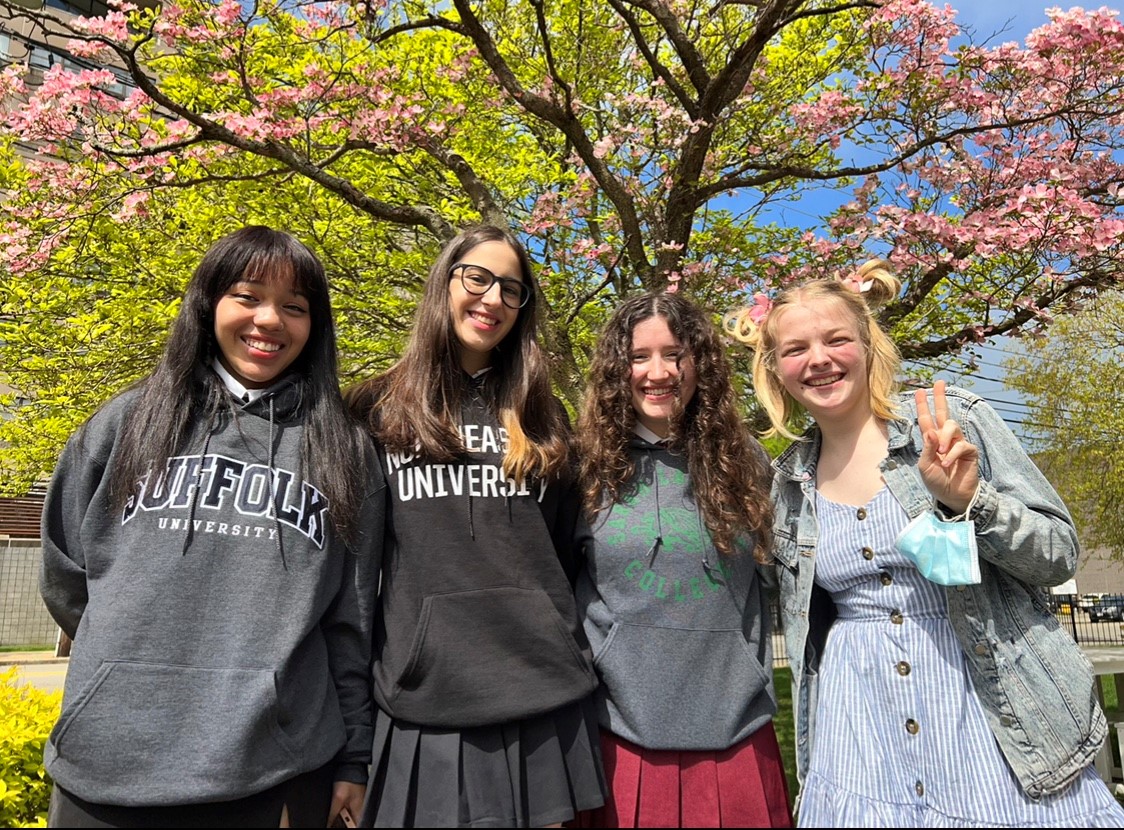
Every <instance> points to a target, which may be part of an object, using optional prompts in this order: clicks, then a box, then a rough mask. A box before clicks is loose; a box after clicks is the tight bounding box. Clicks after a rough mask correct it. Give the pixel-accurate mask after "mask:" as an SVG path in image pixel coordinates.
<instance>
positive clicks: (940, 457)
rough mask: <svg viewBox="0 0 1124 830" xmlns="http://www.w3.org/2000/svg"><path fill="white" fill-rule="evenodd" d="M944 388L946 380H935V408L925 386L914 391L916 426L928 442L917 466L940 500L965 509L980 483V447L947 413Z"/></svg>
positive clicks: (958, 509) (953, 506)
mask: <svg viewBox="0 0 1124 830" xmlns="http://www.w3.org/2000/svg"><path fill="white" fill-rule="evenodd" d="M944 389H945V382H944V381H943V380H938V381H937V382H936V383H934V384H933V411H932V412H930V411H929V400H928V397H927V396H926V394H925V390H924V389H918V390H917V391H916V392H914V393H913V394H914V400H916V401H917V426H918V427H920V428H921V436H922V438H923V439H924V442H925V443H924V446H923V447H922V450H921V460H920V461H918V463H917V469H918V472H920V473H921V480H922V481H924V482H925V486H926V487H927V488H928V489H929V492H930V493H932V494H933V497H934V498H935V499H936V500H937V501H939V502H940V503H941V504H943V505H945V506H947V507H949V508H951V509H952V510H954V511H956V512H957V513H963V512H964V511H965V510H967V509H968V505H969V504H970V503H971V501H972V496H973V495H975V492H976V488H977V487H978V486H979V483H980V468H979V458H980V451H979V448H978V447H976V445H975V444H972V443H971V442H969V441H968V440H967V439H966V438H965V437H964V433H963V431H962V430H961V429H960V424H958V423H956V421H954V420H953V419H952V418H949V417H948V399H947V398H946V397H945V392H944Z"/></svg>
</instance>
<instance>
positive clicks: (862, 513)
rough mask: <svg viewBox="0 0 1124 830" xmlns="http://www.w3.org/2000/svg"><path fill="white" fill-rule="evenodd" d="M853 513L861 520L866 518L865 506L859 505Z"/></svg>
mask: <svg viewBox="0 0 1124 830" xmlns="http://www.w3.org/2000/svg"><path fill="white" fill-rule="evenodd" d="M855 515H856V516H857V517H858V519H859V521H860V522H861V521H862V520H863V519H865V518H866V508H865V507H860V508H859V509H858V510H856V511H855Z"/></svg>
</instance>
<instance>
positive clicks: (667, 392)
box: [644, 386, 675, 398]
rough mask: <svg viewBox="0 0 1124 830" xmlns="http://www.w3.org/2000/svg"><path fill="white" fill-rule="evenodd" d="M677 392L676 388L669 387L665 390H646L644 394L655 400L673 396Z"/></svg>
mask: <svg viewBox="0 0 1124 830" xmlns="http://www.w3.org/2000/svg"><path fill="white" fill-rule="evenodd" d="M674 392H675V387H674V386H668V387H666V388H663V389H645V390H644V394H645V395H650V396H651V397H653V398H662V397H663V396H664V395H671V394H673V393H674Z"/></svg>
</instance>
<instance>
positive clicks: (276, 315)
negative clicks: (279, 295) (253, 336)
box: [254, 303, 285, 329]
mask: <svg viewBox="0 0 1124 830" xmlns="http://www.w3.org/2000/svg"><path fill="white" fill-rule="evenodd" d="M254 325H255V326H257V327H258V328H259V329H279V328H282V327H283V326H284V325H285V324H284V322H283V320H282V319H281V313H280V312H279V311H278V309H277V306H275V305H274V304H273V303H261V304H260V305H258V307H257V309H256V310H255V311H254Z"/></svg>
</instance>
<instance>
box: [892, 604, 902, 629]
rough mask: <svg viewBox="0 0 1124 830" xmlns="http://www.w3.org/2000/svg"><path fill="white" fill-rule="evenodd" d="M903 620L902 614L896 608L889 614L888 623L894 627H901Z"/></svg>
mask: <svg viewBox="0 0 1124 830" xmlns="http://www.w3.org/2000/svg"><path fill="white" fill-rule="evenodd" d="M903 619H905V618H904V617H902V612H901V611H899V610H898V609H897V608H895V609H894V610H893V611H891V612H890V622H892V623H893V624H894V625H901V624H902V620H903Z"/></svg>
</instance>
